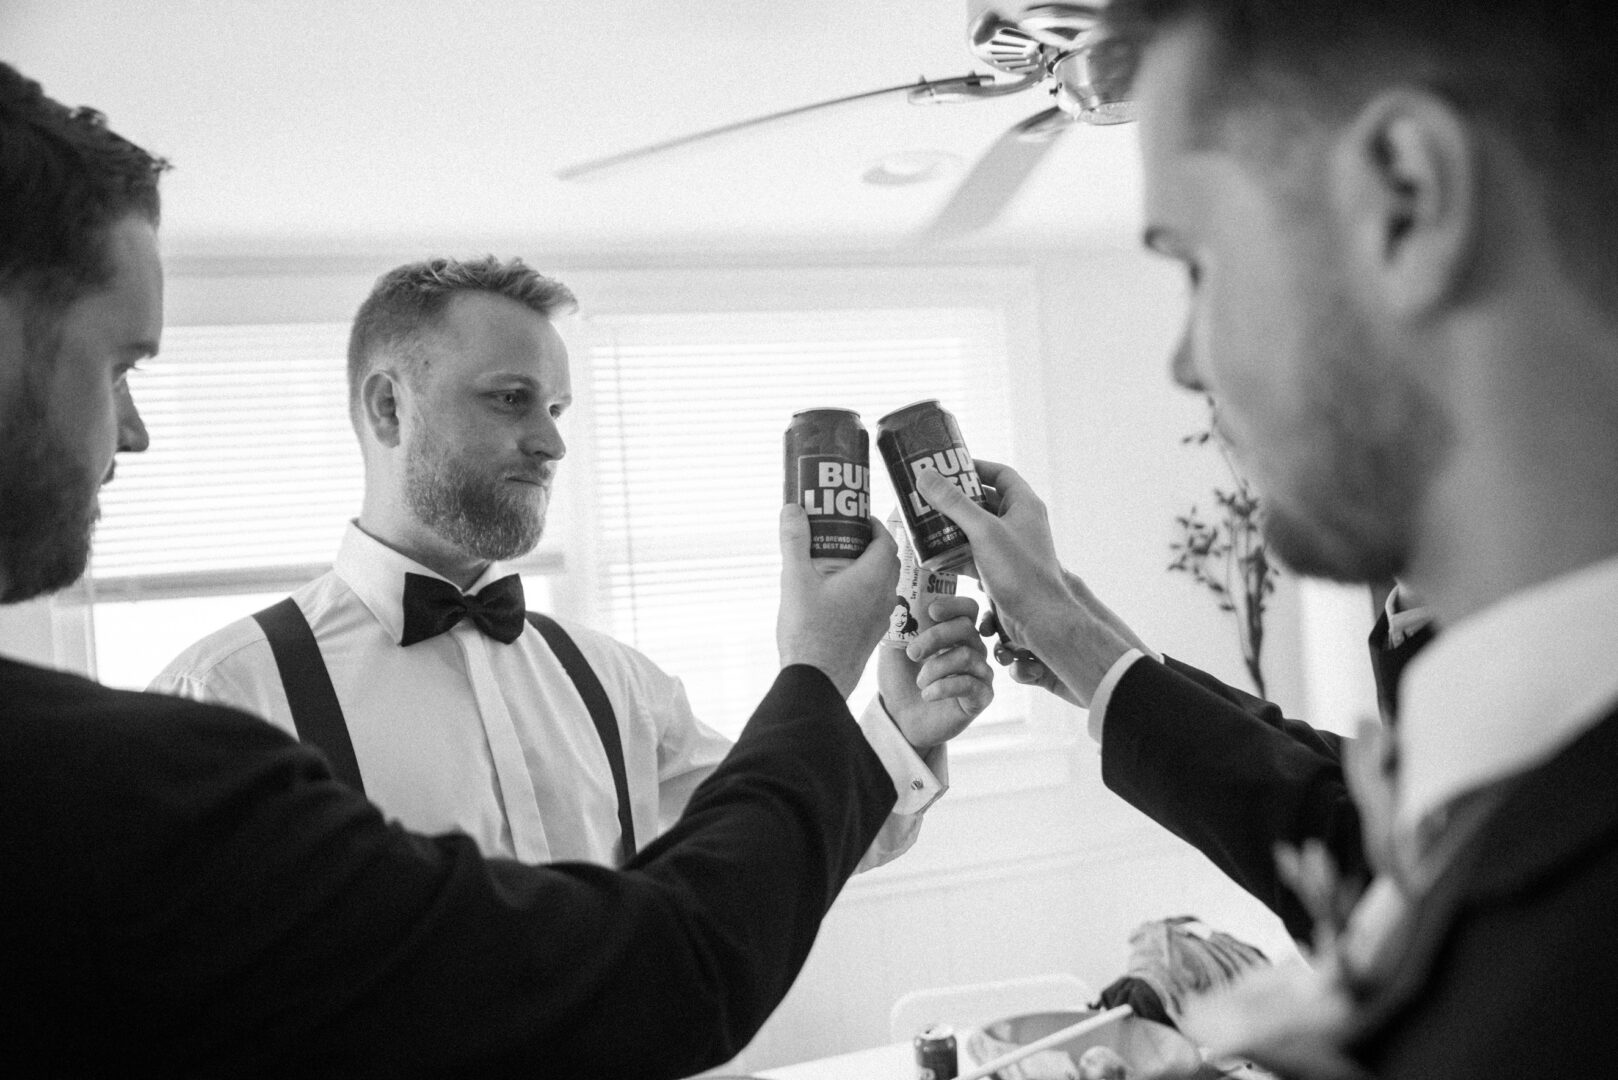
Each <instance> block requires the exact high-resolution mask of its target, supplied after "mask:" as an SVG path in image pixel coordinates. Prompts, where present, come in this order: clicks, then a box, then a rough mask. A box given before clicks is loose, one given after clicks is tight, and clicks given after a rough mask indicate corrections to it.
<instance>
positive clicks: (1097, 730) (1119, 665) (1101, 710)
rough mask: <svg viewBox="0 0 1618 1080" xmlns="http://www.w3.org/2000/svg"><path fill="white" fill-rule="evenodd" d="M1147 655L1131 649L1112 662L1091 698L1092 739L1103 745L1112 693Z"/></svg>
mask: <svg viewBox="0 0 1618 1080" xmlns="http://www.w3.org/2000/svg"><path fill="white" fill-rule="evenodd" d="M1146 655H1147V654H1146V653H1144V652H1142V651H1141V650H1139V649H1130V650H1129V651H1128V652H1126V653H1124V655H1122V656H1120V657H1119V658H1118V659H1116V660H1114V661H1113V662H1112V667H1110V668H1108V669H1107V673H1106V674H1105V675H1103V676H1102V677H1101V682H1100V683H1099V684H1097V686H1096V692H1095V693H1094V694H1093V695H1091V697H1090V725H1089V726H1090V738H1092V739H1094V740H1095V741H1096V745H1097V746H1100V745H1101V732H1102V729H1103V728H1105V727H1106V724H1107V704H1108V703H1109V702H1111V701H1112V692H1113V689H1114V688H1115V687H1117V685H1118V683H1119V682H1121V681H1122V680H1123V677H1124V672H1126V671H1128V670H1129V669H1130V668H1131V667H1132V666H1133V665H1134V663H1135V661H1136V660H1143V659H1145V658H1146ZM1151 658H1152V659H1153V660H1157V661H1159V662H1161V661H1162V657H1160V656H1157V655H1155V654H1154V655H1153V656H1152V657H1151Z"/></svg>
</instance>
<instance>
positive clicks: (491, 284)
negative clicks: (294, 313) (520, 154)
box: [348, 255, 578, 423]
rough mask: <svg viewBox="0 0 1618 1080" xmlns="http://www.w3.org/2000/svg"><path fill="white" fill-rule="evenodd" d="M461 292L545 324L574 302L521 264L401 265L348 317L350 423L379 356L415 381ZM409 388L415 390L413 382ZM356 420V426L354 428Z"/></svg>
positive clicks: (490, 259)
mask: <svg viewBox="0 0 1618 1080" xmlns="http://www.w3.org/2000/svg"><path fill="white" fill-rule="evenodd" d="M461 293H491V294H493V295H495V296H504V297H506V298H507V299H509V300H514V301H516V302H517V303H519V304H521V305H523V306H524V307H526V308H528V309H530V310H531V311H535V312H537V313H539V314H540V315H543V316H544V317H545V318H547V319H551V318H555V317H556V316H557V315H563V314H566V313H568V312H570V311H572V310H574V308H575V307H577V304H578V302H577V301H576V300H575V299H574V297H573V293H572V291H571V290H570V289H568V287H567V286H566V285H563V284H562V283H561V282H560V281H557V280H556V279H555V278H549V277H546V276H545V275H544V274H541V273H539V272H538V271H537V270H534V269H533V268H532V267H530V266H528V264H526V263H524V262H523V261H522V260H521V259H512V260H510V261H509V262H501V261H500V260H499V259H496V258H495V257H494V256H493V255H488V256H485V257H484V258H481V259H473V260H464V261H463V260H459V259H427V260H424V261H422V262H414V263H407V264H405V265H404V266H400V267H398V268H396V269H393V270H390V271H388V272H387V273H386V274H383V275H382V276H381V277H379V278H377V281H376V285H375V286H374V287H373V288H372V289H371V295H370V296H368V297H366V298H365V302H364V303H363V304H361V305H360V310H359V313H358V314H356V315H355V316H354V327H353V329H352V330H351V331H350V333H349V337H348V403H349V408H350V410H351V411H352V412H353V413H354V414H355V416H356V418H357V415H358V409H359V395H360V387H361V385H362V384H363V383H364V382H365V377H366V376H367V375H369V374H370V373H371V371H372V370H373V369H374V368H375V367H376V365H377V362H378V360H379V359H380V358H381V357H383V356H392V357H394V358H395V359H399V360H402V361H403V366H404V371H405V377H406V378H407V379H409V380H419V379H420V377H421V363H420V361H421V356H420V344H421V340H422V337H423V336H424V335H425V334H427V333H429V332H431V331H432V330H433V329H434V328H435V327H436V326H437V325H438V322H439V320H440V319H441V318H442V316H443V314H444V310H445V309H446V308H447V307H448V306H449V302H450V300H451V299H453V298H454V297H455V296H457V295H459V294H461ZM411 385H412V386H415V385H418V384H417V383H416V382H412V383H411ZM357 422H358V421H357V419H356V423H357Z"/></svg>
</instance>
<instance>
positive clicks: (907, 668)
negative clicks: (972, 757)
mask: <svg viewBox="0 0 1618 1080" xmlns="http://www.w3.org/2000/svg"><path fill="white" fill-rule="evenodd" d="M977 610H978V605H977V601H976V600H973V599H972V598H971V597H969V596H944V597H939V598H937V599H935V600H933V602H932V603H931V604H930V605H929V606H928V609H927V614H928V616H929V617H930V618H931V619H932V620H933V625H932V626H929V627H928V628H927V629H925V630H923V631H922V632H921V633H919V634H917V635H916V638H915V640H914V641H911V642H909V643H908V644H907V645H906V647H905V648H903V649H894V648H884V649H882V650H881V651H880V655H879V658H878V660H877V681H878V685H879V686H880V688H881V693H882V704H883V705H884V706H885V707H886V708H887V710H888V715H889V716H891V717H893V722H894V723H895V724H897V725H898V727H899V731H900V732H901V733H902V734H903V735H904V737H905V738H906V739H908V740H909V742H910V745H911V746H914V747H915V748H916V749H917V750H926V749H927V748H929V747H932V746H937V745H938V744H939V743H942V742H945V741H946V740H948V739H953V738H954V737H955V736H957V735H959V734H960V733H961V732H962V731H963V730H965V729H966V726H967V725H968V724H970V723H971V722H972V721H973V720H975V719H976V718H977V716H978V714H979V713H981V712H983V710H984V709H987V708H988V707H989V702H991V701H992V700H994V688H993V683H994V670H993V669H992V668H990V667H989V664H988V661H987V656H988V649H987V648H986V647H985V646H984V644H983V639H982V638H981V637H979V636H978V633H977V630H976V629H975V628H974V627H973V620H974V619H975V618H976V617H977Z"/></svg>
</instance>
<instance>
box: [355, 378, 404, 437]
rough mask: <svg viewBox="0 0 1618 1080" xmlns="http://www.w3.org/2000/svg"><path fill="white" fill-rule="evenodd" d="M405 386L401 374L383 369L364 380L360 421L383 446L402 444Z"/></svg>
mask: <svg viewBox="0 0 1618 1080" xmlns="http://www.w3.org/2000/svg"><path fill="white" fill-rule="evenodd" d="M402 390H403V386H402V385H401V383H400V380H399V376H398V375H397V374H396V373H395V372H393V371H388V370H383V369H378V370H375V371H372V372H371V373H370V374H369V375H367V376H365V381H364V382H362V383H360V424H361V425H362V426H363V428H364V430H365V431H367V432H369V433H370V435H371V438H373V439H375V440H376V441H377V442H378V443H380V444H381V445H383V446H398V445H399V439H400V434H399V412H400V400H401V391H402Z"/></svg>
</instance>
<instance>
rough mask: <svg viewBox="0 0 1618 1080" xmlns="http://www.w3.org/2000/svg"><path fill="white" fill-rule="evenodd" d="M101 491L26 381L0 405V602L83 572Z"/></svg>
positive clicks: (69, 580)
mask: <svg viewBox="0 0 1618 1080" xmlns="http://www.w3.org/2000/svg"><path fill="white" fill-rule="evenodd" d="M36 370H37V369H36ZM30 374H31V372H30ZM100 489H101V477H99V476H91V475H89V473H88V472H86V471H85V469H84V468H83V466H82V465H80V464H79V462H78V460H77V458H76V456H75V450H74V449H73V447H72V446H70V445H68V444H67V443H66V442H65V440H63V439H62V438H61V437H60V436H59V435H58V434H57V433H56V432H55V430H54V429H53V428H52V425H51V423H50V419H49V409H48V403H47V402H46V400H45V395H44V394H43V393H41V392H40V390H39V388H38V387H37V386H35V385H33V381H32V380H31V379H29V378H27V377H26V376H25V378H24V385H23V386H22V387H21V392H20V393H18V394H17V395H15V397H14V398H13V399H12V400H11V401H8V402H0V566H3V568H4V571H5V581H4V585H5V592H4V594H3V595H0V604H15V603H18V602H20V601H23V600H29V599H32V598H33V597H36V596H43V595H44V594H46V593H52V592H55V591H56V590H58V589H61V588H64V587H66V586H68V585H71V584H73V582H75V581H77V580H78V579H79V577H80V576H81V575H83V573H84V568H85V566H87V565H88V564H89V561H90V534H91V533H92V532H93V531H94V529H95V523H96V519H97V518H98V517H100V516H101V507H100V504H99V502H98V501H97V499H96V493H97V492H98V491H99V490H100Z"/></svg>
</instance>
